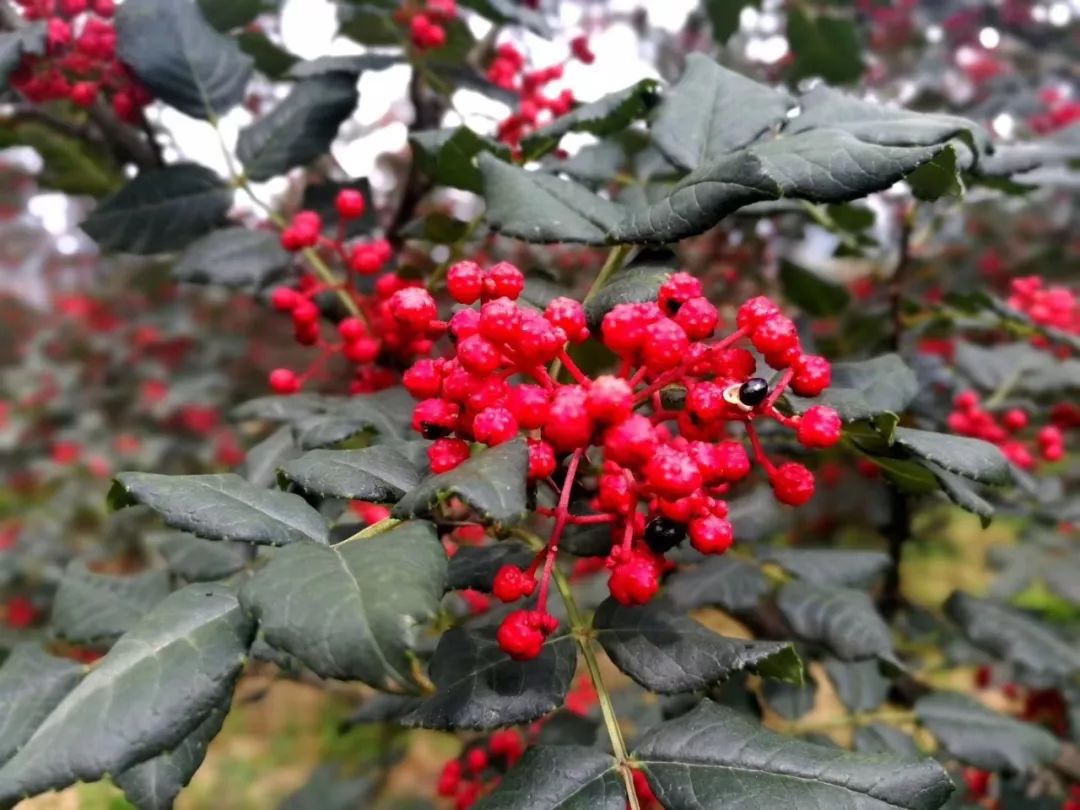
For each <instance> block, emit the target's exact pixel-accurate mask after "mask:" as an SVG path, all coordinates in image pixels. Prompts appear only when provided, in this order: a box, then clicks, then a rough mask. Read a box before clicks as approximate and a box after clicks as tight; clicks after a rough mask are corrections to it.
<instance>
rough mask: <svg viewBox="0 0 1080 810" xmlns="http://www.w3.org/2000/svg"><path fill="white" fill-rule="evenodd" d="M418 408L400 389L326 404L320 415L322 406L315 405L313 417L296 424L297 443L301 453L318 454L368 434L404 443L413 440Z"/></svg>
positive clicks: (312, 408) (409, 396)
mask: <svg viewBox="0 0 1080 810" xmlns="http://www.w3.org/2000/svg"><path fill="white" fill-rule="evenodd" d="M415 404H416V403H415V401H414V400H413V398H412V396H411V395H410V394H409V392H408V391H406V390H405V389H404V388H402V387H400V386H398V387H396V388H387V389H385V390H383V391H379V392H377V393H374V394H364V395H361V396H355V397H342V398H336V399H327V400H323V401H322V409H323V410H322V411H321V412H320V411H319V407H320V406H319V405H318V404H317V403H312V404H311V412H312V415H310V416H307V417H305V418H298V419H296V421H295V422H294V424H295V428H296V431H295V432H296V443H297V444H298V445H299V446H300V448H301V449H302V450H316V449H318V448H321V447H331V446H333V445H335V444H340V443H341V442H343V441H347V440H348V439H351V438H353V437H354V436H358V435H359V434H361V433H363V432H365V431H368V430H373V431H375V433H376V434H377V435H378V437H379V438H380V439H381V440H387V439H405V438H408V437H409V436H410V432H411V428H410V423H411V421H412V411H413V406H414V405H415ZM286 407H287V406H286ZM298 410H303V408H299V409H298ZM290 421H292V419H290ZM412 436H414V437H415V434H412Z"/></svg>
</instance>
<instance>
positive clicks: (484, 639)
mask: <svg viewBox="0 0 1080 810" xmlns="http://www.w3.org/2000/svg"><path fill="white" fill-rule="evenodd" d="M576 668H577V647H576V646H575V644H574V641H573V639H571V638H570V636H568V635H566V634H561V633H558V632H556V634H555V635H552V636H549V637H548V639H547V641H545V642H544V648H543V650H542V651H541V653H540V655H539V656H537V657H536V658H533V659H532V660H529V661H515V660H514V659H512V658H510V657H509V656H508V655H507V654H506V653H505V652H503V651H502V649H501V648H500V647H499V644H498V642H497V641H496V640H495V632H494V628H491V629H490V630H484V631H478V632H469V631H467V630H464V629H462V628H460V627H455V628H453V629H451V630H448V631H447V632H446V633H445V634H444V635H443V637H442V638H441V639H439V646H438V647H436V648H435V656H434V657H433V658H432V659H431V664H430V666H429V674H430V676H431V679H432V680H433V681H434V682H435V686H436V687H437V691H436V692H435V694H434V695H432V696H431V697H429V698H428V699H427V700H425V701H424V702H423V703H421V704H420V705H419V706H417V707H416V708H415V709H414V710H413V711H412V712H410V713H409V714H407V715H405V717H403V718H402V720H401V722H402V725H405V726H413V727H416V726H418V727H420V728H434V729H439V730H443V731H453V730H455V729H485V728H500V727H502V726H513V725H517V724H519V723H531V722H532V721H533V720H535V719H537V718H538V717H543V716H544V715H545V714H547V713H548V712H550V711H554V710H555V709H557V708H559V707H560V706H561V705H562V703H563V699H564V698H565V697H566V691H567V689H569V688H570V681H571V680H572V679H573V677H574V670H575V669H576Z"/></svg>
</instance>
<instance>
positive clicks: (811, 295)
mask: <svg viewBox="0 0 1080 810" xmlns="http://www.w3.org/2000/svg"><path fill="white" fill-rule="evenodd" d="M780 283H781V284H782V285H783V288H784V295H785V296H786V297H787V299H788V300H789V301H791V303H793V304H795V306H797V307H799V309H801V310H802V311H803V312H805V313H806V314H807V315H816V316H818V317H826V316H828V315H836V314H838V313H840V312H843V311H844V310H845V309H846V308H847V305H848V304H849V303H851V296H850V295H848V291H847V290H846V289H844V288H843V287H841V286H840V285H839V284H834V283H833V282H831V281H826V280H825V279H823V278H822V277H821V276H819V275H818V274H817V273H813V272H811V271H810V270H807V269H806V268H805V267H800V266H799V265H797V264H793V263H792V262H789V261H787V260H786V259H785V260H782V261H781V262H780Z"/></svg>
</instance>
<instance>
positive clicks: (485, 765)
mask: <svg viewBox="0 0 1080 810" xmlns="http://www.w3.org/2000/svg"><path fill="white" fill-rule="evenodd" d="M524 753H525V741H524V740H523V739H522V737H521V734H520V733H519V732H518V731H516V730H514V729H512V728H508V729H503V730H502V731H496V732H494V733H493V734H492V735H491V736H490V737H488V739H487V743H486V744H484V743H480V744H479V745H475V746H472V747H470V748H468V749H467V750H466V751H465V753H464V754H462V755H461V756H460V757H455V758H454V759H452V760H450V761H449V762H447V763H446V764H445V765H444V766H443V769H442V773H440V774H439V782H438V787H437V791H438V794H439V795H440V796H445V797H447V798H452V799H454V806H455V807H456V808H457V809H458V810H467V808H469V807H472V806H473V805H474V804H476V802H477V800H479V799H480V797H481V796H483V795H486V794H487V793H490V792H491V791H492V790H494V789H495V787H496V786H497V785H498V784H499V781H500V779H501V777H502V774H503V773H505V772H506V770H508V769H509V768H512V767H513V766H514V765H515V764H516V763H517V761H518V760H519V759H521V757H522V756H523V755H524Z"/></svg>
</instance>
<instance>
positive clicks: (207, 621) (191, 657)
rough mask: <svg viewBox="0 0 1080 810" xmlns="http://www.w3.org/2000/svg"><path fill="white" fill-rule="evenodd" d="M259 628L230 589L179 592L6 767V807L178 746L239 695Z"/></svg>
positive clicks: (0, 788)
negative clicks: (236, 690)
mask: <svg viewBox="0 0 1080 810" xmlns="http://www.w3.org/2000/svg"><path fill="white" fill-rule="evenodd" d="M254 629H255V628H254V625H253V624H252V623H251V622H250V620H248V619H247V617H245V615H244V613H243V611H242V610H241V609H240V604H239V603H238V602H237V600H236V595H235V593H233V592H232V591H231V590H229V589H228V588H226V587H224V586H222V585H217V584H213V583H211V584H202V585H189V586H188V587H187V588H184V589H182V590H179V591H177V592H176V593H174V594H173V595H172V596H170V597H169V598H168V599H166V600H165V601H164V602H162V603H160V604H159V605H158V606H157V607H156V608H154V609H153V610H152V611H151V612H150V613H148V614H147V615H146V616H144V617H143V619H142V620H141V621H140V622H139V623H138V624H137V625H135V627H133V628H132V629H131V630H130V631H128V632H127V633H126V634H125V635H124V636H123V637H122V638H121V639H120V640H119V641H118V642H116V644H115V645H114V646H113V648H112V649H111V650H110V651H109V652H108V653H107V654H106V655H105V657H104V658H103V659H101V661H100V662H99V663H98V664H97V666H95V667H94V669H93V670H91V671H90V673H89V674H88V675H87V676H86V677H85V678H84V679H83V680H82V682H81V683H80V684H79V685H78V686H76V687H75V688H74V690H72V691H71V692H70V693H69V694H68V695H67V697H65V698H64V699H63V700H62V701H61V702H60V703H59V705H57V707H56V708H55V709H54V710H53V711H52V712H51V713H50V714H49V716H48V718H46V719H45V721H44V722H43V723H42V724H41V725H40V726H39V727H38V729H37V731H36V732H35V733H34V735H33V736H32V737H31V738H30V739H29V741H27V743H26V744H25V745H24V746H23V747H22V748H20V749H19V752H18V753H17V754H15V756H14V757H12V758H11V759H10V760H9V761H8V762H7V764H6V765H4V767H3V768H0V802H4V803H5V804H8V803H13V802H15V801H17V800H19V799H21V798H23V797H24V796H30V795H34V794H36V793H40V792H42V791H45V790H49V789H57V788H63V787H67V786H68V785H70V784H72V783H74V782H76V781H86V782H93V781H96V780H98V779H100V778H101V777H102V776H104V775H105V774H118V773H121V772H122V771H125V770H127V769H128V768H130V767H132V766H134V765H137V764H138V763H140V762H143V761H145V760H147V759H148V758H150V757H154V756H157V755H158V754H160V753H162V752H163V751H167V750H170V749H172V748H174V747H175V746H177V745H179V744H180V743H181V742H182V741H183V740H184V738H185V737H187V736H188V735H189V734H191V733H192V732H193V731H194V730H195V729H196V728H197V727H198V726H199V724H200V723H201V722H202V721H203V719H204V718H205V716H206V714H207V713H208V712H210V711H211V710H212V709H214V708H215V707H217V706H220V705H221V704H222V703H223V702H224V701H225V700H226V699H227V698H228V696H229V695H230V694H231V693H232V689H233V684H234V683H235V681H236V678H237V677H238V676H239V674H240V670H241V669H242V668H243V665H244V660H245V658H246V656H247V651H248V646H249V645H250V643H251V639H252V636H253V635H254ZM90 741H92V744H88V743H89V742H90Z"/></svg>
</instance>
